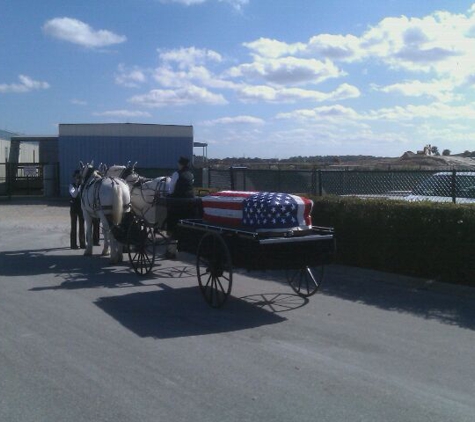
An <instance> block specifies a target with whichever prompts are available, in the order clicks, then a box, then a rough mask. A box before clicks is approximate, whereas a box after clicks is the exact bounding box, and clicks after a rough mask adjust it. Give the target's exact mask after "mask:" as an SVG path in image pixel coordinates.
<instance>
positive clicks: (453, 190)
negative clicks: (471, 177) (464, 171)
mask: <svg viewBox="0 0 475 422" xmlns="http://www.w3.org/2000/svg"><path fill="white" fill-rule="evenodd" d="M456 180H457V170H455V169H453V170H452V181H451V184H450V194H451V196H452V202H453V203H454V204H455V203H456V202H457V199H456Z"/></svg>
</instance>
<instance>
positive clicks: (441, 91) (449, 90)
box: [372, 79, 456, 101]
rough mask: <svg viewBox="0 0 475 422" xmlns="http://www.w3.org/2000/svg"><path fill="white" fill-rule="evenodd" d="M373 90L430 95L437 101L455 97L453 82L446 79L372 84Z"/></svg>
mask: <svg viewBox="0 0 475 422" xmlns="http://www.w3.org/2000/svg"><path fill="white" fill-rule="evenodd" d="M372 87H373V89H374V90H376V91H381V92H385V93H388V94H391V93H394V94H400V95H404V96H406V97H422V96H425V97H431V98H435V99H437V100H439V101H452V100H454V99H455V98H456V97H455V96H454V94H453V89H454V86H453V82H452V81H450V80H448V79H446V80H432V81H429V82H422V81H417V80H413V81H406V82H401V83H396V84H392V85H386V86H378V85H373V86H372Z"/></svg>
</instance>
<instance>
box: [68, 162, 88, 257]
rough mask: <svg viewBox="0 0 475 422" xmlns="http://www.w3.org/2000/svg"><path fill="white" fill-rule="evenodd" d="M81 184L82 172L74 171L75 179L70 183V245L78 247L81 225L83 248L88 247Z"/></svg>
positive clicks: (80, 242)
mask: <svg viewBox="0 0 475 422" xmlns="http://www.w3.org/2000/svg"><path fill="white" fill-rule="evenodd" d="M80 186H81V172H80V171H79V170H76V171H75V172H74V173H73V180H72V181H71V184H70V185H69V196H70V198H69V215H70V216H71V230H70V247H71V249H78V242H77V240H78V226H79V246H80V247H81V249H84V248H85V247H86V242H85V238H84V218H83V215H82V209H81V195H80V192H79V188H80Z"/></svg>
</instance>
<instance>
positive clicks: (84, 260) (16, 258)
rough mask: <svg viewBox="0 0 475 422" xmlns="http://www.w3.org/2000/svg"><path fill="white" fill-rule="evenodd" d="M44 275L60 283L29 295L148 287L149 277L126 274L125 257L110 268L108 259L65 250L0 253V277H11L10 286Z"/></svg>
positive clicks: (51, 249)
mask: <svg viewBox="0 0 475 422" xmlns="http://www.w3.org/2000/svg"><path fill="white" fill-rule="evenodd" d="M45 274H49V275H51V278H52V279H53V280H54V279H59V280H61V282H60V284H57V285H52V284H51V283H50V284H49V285H47V286H39V287H34V288H32V289H30V290H31V291H43V290H58V289H85V288H97V287H106V288H118V287H126V286H129V287H130V286H142V285H150V277H144V278H139V277H137V276H136V274H134V273H133V272H132V271H131V270H130V266H129V263H128V261H127V258H126V257H125V261H124V262H122V263H120V264H116V265H111V264H110V262H109V257H102V256H100V255H93V256H91V257H85V256H83V251H82V250H77V251H71V250H70V249H69V248H45V249H33V250H18V251H4V252H0V276H5V277H11V278H10V279H9V280H11V282H15V277H16V276H32V277H34V276H36V275H45ZM152 283H153V282H152Z"/></svg>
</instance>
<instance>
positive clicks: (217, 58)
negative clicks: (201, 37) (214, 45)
mask: <svg viewBox="0 0 475 422" xmlns="http://www.w3.org/2000/svg"><path fill="white" fill-rule="evenodd" d="M158 54H159V58H160V60H162V61H164V62H167V63H176V64H177V65H178V67H179V68H180V69H186V68H188V67H193V66H196V65H200V64H204V63H206V62H216V63H219V62H221V61H222V60H223V58H222V57H221V55H220V54H219V53H217V52H216V51H213V50H208V49H201V48H196V47H188V48H178V49H173V50H163V49H159V50H158Z"/></svg>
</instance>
